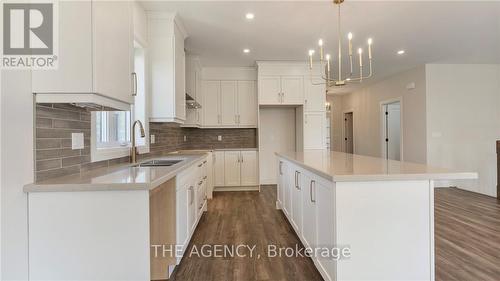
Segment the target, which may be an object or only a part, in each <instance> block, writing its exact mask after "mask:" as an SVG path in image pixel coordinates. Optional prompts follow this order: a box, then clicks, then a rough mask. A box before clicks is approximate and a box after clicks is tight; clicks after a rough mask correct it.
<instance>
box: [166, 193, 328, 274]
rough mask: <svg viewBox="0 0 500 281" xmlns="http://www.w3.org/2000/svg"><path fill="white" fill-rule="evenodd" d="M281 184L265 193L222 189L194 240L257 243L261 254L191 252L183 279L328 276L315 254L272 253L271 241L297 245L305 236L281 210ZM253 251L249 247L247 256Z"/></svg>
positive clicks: (181, 267)
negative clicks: (322, 272)
mask: <svg viewBox="0 0 500 281" xmlns="http://www.w3.org/2000/svg"><path fill="white" fill-rule="evenodd" d="M275 202H276V187H274V186H266V187H262V192H260V193H259V192H216V193H214V198H213V199H212V200H211V201H210V203H209V205H208V212H206V213H205V214H204V215H203V217H202V218H201V221H200V223H199V225H198V228H197V229H196V232H195V233H194V234H193V238H192V242H191V244H190V245H189V247H188V249H187V251H186V253H190V252H192V250H193V249H192V248H193V246H194V245H196V246H197V248H196V249H198V250H199V249H200V247H201V246H202V245H203V244H210V245H214V244H219V245H239V244H248V245H250V246H252V245H256V246H257V249H256V250H255V251H256V252H258V253H260V258H258V257H257V256H255V255H254V256H253V257H252V258H250V257H237V258H230V257H225V258H203V257H198V256H197V255H191V256H190V257H189V256H188V255H186V256H185V257H184V258H183V260H182V261H181V263H180V265H179V266H178V268H177V269H176V270H175V272H174V274H173V278H172V279H173V280H177V281H187V280H196V281H211V280H213V281H232V280H241V281H246V280H249V281H250V280H283V281H292V280H301V281H305V280H322V278H321V275H320V274H319V272H318V271H317V270H316V268H315V267H314V264H313V262H312V260H310V259H309V258H305V257H303V258H295V257H293V258H286V257H270V258H268V257H267V255H266V253H267V245H269V244H274V245H279V246H282V247H295V245H300V247H302V245H301V243H300V240H299V238H298V237H297V236H295V233H294V231H293V229H292V227H291V226H290V225H289V224H288V222H287V221H286V218H285V217H284V215H283V214H282V213H281V211H279V210H276V208H275V206H276V205H275ZM248 254H249V251H247V255H248Z"/></svg>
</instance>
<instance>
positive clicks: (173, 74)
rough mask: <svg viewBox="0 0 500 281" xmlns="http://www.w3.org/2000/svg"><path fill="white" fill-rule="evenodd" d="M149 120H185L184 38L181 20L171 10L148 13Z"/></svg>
mask: <svg viewBox="0 0 500 281" xmlns="http://www.w3.org/2000/svg"><path fill="white" fill-rule="evenodd" d="M148 27H149V30H148V31H149V45H150V47H149V49H150V52H149V55H150V60H149V62H150V70H151V71H150V74H151V117H150V121H152V122H176V123H181V124H182V123H184V121H185V120H186V83H185V75H186V69H185V67H186V66H185V63H186V54H185V52H184V40H185V39H186V37H187V33H186V31H185V29H184V26H183V24H182V22H181V21H180V19H179V18H178V17H177V16H175V15H172V14H170V13H161V12H150V13H149V14H148Z"/></svg>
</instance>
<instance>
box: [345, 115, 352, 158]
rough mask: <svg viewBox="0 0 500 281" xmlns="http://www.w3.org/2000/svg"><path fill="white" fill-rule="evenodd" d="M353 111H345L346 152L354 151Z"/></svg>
mask: <svg viewBox="0 0 500 281" xmlns="http://www.w3.org/2000/svg"><path fill="white" fill-rule="evenodd" d="M353 118H354V116H353V112H344V152H345V153H351V154H352V153H354V133H353Z"/></svg>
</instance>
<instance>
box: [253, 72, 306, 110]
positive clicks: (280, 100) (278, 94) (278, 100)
mask: <svg viewBox="0 0 500 281" xmlns="http://www.w3.org/2000/svg"><path fill="white" fill-rule="evenodd" d="M259 87H260V88H259V98H260V104H263V105H276V104H285V105H300V104H303V103H304V77H302V76H296V75H287V76H261V77H259Z"/></svg>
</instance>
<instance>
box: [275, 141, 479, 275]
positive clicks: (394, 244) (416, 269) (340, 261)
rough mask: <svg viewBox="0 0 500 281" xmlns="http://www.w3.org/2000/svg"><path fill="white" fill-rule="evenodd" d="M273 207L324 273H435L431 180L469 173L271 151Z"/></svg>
mask: <svg viewBox="0 0 500 281" xmlns="http://www.w3.org/2000/svg"><path fill="white" fill-rule="evenodd" d="M276 155H277V157H278V163H277V165H279V175H278V179H279V183H278V197H277V198H278V200H277V202H276V206H277V208H279V209H282V211H283V213H284V214H285V216H286V217H287V219H288V220H289V222H290V224H291V225H292V227H293V228H294V230H295V232H296V233H297V235H298V237H299V238H300V240H301V241H302V243H303V244H304V246H305V247H306V248H310V249H311V250H318V249H325V248H327V249H336V250H345V249H348V253H349V255H341V256H340V258H337V256H335V257H333V256H331V255H330V256H322V255H319V254H316V255H312V259H313V261H314V263H315V265H316V267H317V268H318V270H319V271H320V273H321V275H322V276H323V278H324V279H325V280H410V279H411V280H434V180H446V179H476V178H477V174H476V173H471V172H452V171H448V170H445V169H439V168H432V167H428V166H426V165H421V164H415V163H408V162H400V161H393V160H386V159H381V158H374V157H368V156H361V155H354V154H346V153H341V152H332V151H328V150H306V151H302V152H280V153H276Z"/></svg>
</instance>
